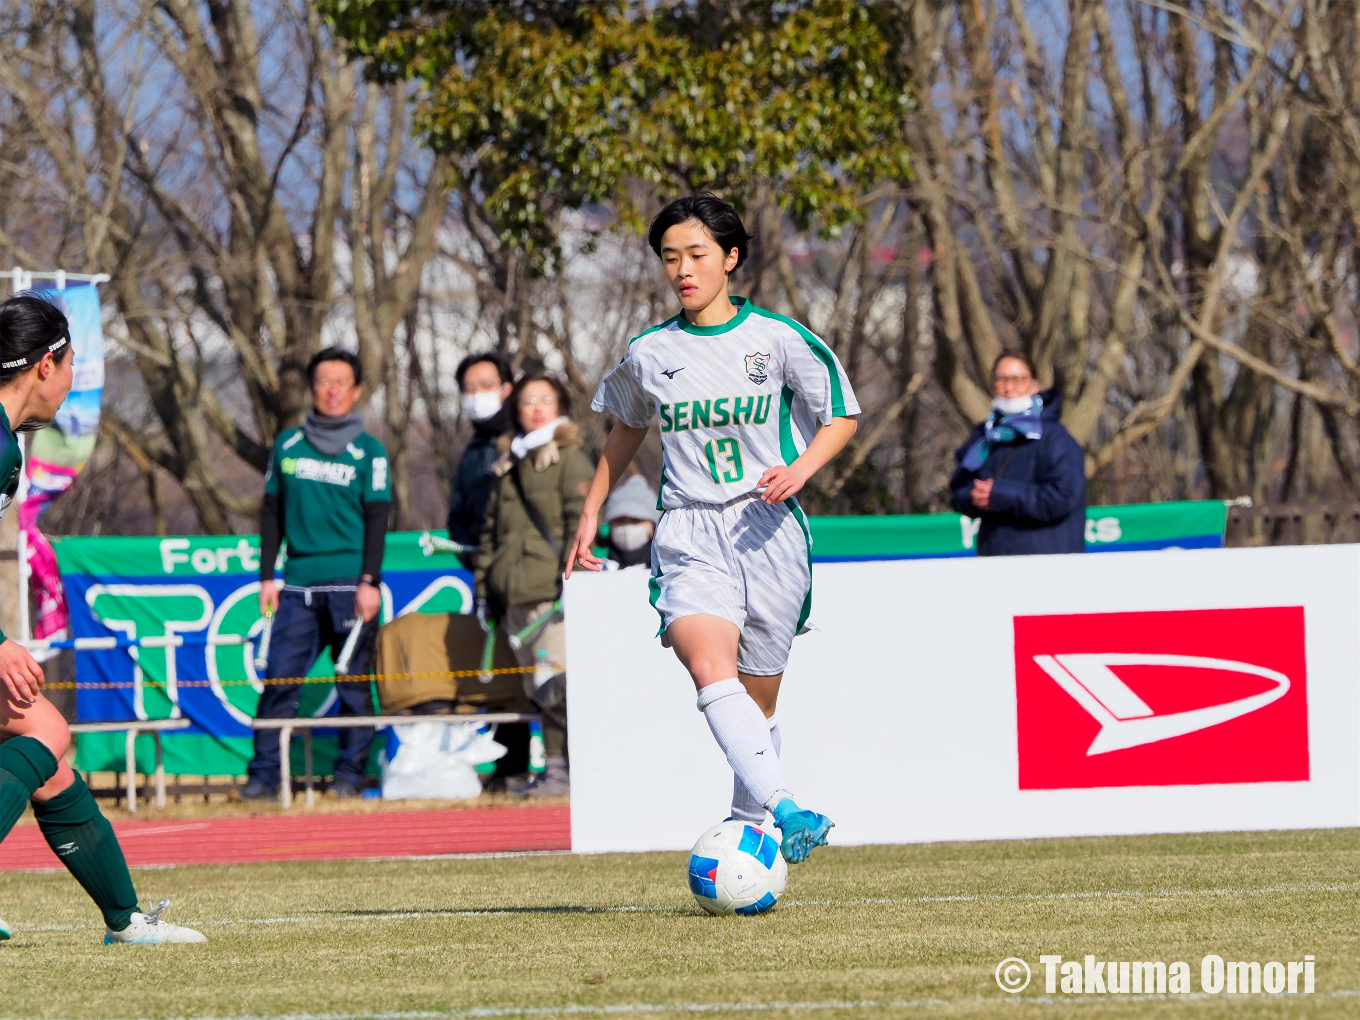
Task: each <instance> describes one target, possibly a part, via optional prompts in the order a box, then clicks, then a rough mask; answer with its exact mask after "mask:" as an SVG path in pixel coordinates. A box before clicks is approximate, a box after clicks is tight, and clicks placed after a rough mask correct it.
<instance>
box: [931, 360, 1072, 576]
mask: <svg viewBox="0 0 1360 1020" xmlns="http://www.w3.org/2000/svg"><path fill="white" fill-rule="evenodd" d="M992 387H993V390H992V392H993V393H994V394H995V400H994V401H993V410H992V413H991V415H990V416H989V417H988V418H987V420H986V421H984V422H983V423H982V424H980V425H978V426H976V427H975V428H974V429H973V431H972V432H970V433H969V434H968V439H967V441H966V442H965V443H964V444H963V445H962V446H961V447H959V449H958V452H956V453H955V454H954V459H955V460H956V461H957V462H958V467H957V468H955V470H954V474H953V475H952V476H951V477H950V479H949V491H950V503H951V504H952V506H953V507H954V509H955V510H957V511H958V512H959V513H961V514H963V515H964V516H966V517H975V518H980V519H981V521H982V524H981V526H980V528H979V529H978V535H977V553H978V555H979V556H1023V555H1033V554H1036V553H1079V552H1085V551H1086V458H1085V455H1084V454H1083V453H1082V451H1081V447H1080V446H1079V445H1077V441H1076V440H1075V439H1073V438H1072V434H1071V433H1070V432H1068V431H1067V429H1065V428H1063V426H1062V422H1061V421H1060V420H1059V415H1060V412H1061V410H1062V398H1061V396H1060V395H1059V393H1058V391H1057V390H1056V389H1054V390H1048V391H1046V392H1043V393H1040V392H1039V380H1038V379H1037V378H1036V373H1035V371H1034V363H1033V362H1032V361H1030V359H1029V356H1028V355H1026V354H1021V353H1018V352H1015V351H1007V352H1005V353H1003V354H1002V355H1001V357H999V358H997V360H996V364H995V365H994V366H993V368H992Z"/></svg>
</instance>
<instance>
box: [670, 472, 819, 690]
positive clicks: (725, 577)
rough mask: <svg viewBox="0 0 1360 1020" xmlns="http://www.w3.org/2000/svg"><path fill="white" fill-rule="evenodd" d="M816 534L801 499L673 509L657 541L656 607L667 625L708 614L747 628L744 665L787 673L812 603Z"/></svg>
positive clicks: (747, 669)
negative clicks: (808, 521) (800, 501)
mask: <svg viewBox="0 0 1360 1020" xmlns="http://www.w3.org/2000/svg"><path fill="white" fill-rule="evenodd" d="M811 552H812V536H811V533H810V532H809V531H808V527H807V517H806V516H804V514H803V511H802V510H801V509H800V508H799V507H798V504H797V503H796V502H794V501H793V500H791V499H790V500H786V501H785V502H783V503H776V504H774V505H773V506H771V505H770V504H768V503H764V502H762V501H761V500H760V499H759V497H757V496H756V495H755V494H754V493H748V494H747V495H745V496H741V497H739V498H737V499H734V500H732V501H731V502H730V503H721V504H719V503H695V504H691V505H689V506H683V507H678V508H677V509H674V510H667V511H666V512H665V513H664V514H662V516H661V522H660V523H659V524H658V525H657V528H656V538H655V539H654V540H653V542H652V577H651V581H650V582H649V583H650V586H651V599H652V605H653V606H654V607H655V608H656V610H657V612H659V613H660V614H661V634H662V642H663V643H664V644H666V645H667V647H669V645H670V642H669V641H667V640H666V637H665V631H666V628H667V627H669V626H670V625H671V624H672V623H673V622H674V621H676V620H678V619H679V618H680V617H682V616H694V615H698V614H704V615H708V616H719V617H722V618H723V619H724V620H731V621H732V623H734V624H736V625H737V627H739V628H740V629H741V641H740V643H739V644H738V646H737V668H738V669H739V670H741V671H742V672H743V673H751V674H753V675H756V676H772V675H774V674H775V673H782V672H783V671H784V667H785V665H786V664H787V663H788V661H789V647H790V645H792V644H793V638H794V635H796V634H797V633H798V631H799V630H800V629H802V626H803V624H804V623H805V622H806V621H807V616H808V613H809V612H810V611H811V609H812V562H811Z"/></svg>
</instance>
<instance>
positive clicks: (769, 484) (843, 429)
mask: <svg viewBox="0 0 1360 1020" xmlns="http://www.w3.org/2000/svg"><path fill="white" fill-rule="evenodd" d="M858 427H859V425H858V421H857V419H855V418H854V417H845V418H832V419H831V424H830V425H825V426H823V427H822V428H820V429H818V430H817V435H816V436H814V437H813V439H812V442H810V443H808V448H807V449H806V450H804V451H803V452H802V454H801V455H800V456H799V457H798V459H797V460H795V461H794V462H793V463H792V464H789V465H786V466H783V467H772V468H767V469H766V470H765V473H764V474H762V475H761V476H760V482H759V483H758V485H757V488H760V489H763V490H764V491H763V492H761V494H760V498H761V499H762V500H764V501H765V502H766V503H782V502H783V501H784V500H786V499H788V498H789V497H790V496H796V495H797V494H798V493H799V492H801V491H802V489H803V486H804V485H806V484H807V482H808V479H809V478H811V477H812V476H813V475H815V474H816V473H817V472H818V471H820V470H821V469H822V468H824V467H826V465H827V464H829V463H831V461H833V460H835V459H836V457H837V456H838V455H839V454H840V452H841V451H842V450H844V449H845V444H846V443H848V442H850V438H851V437H852V436H853V435H854V434H855V429H856V428H858Z"/></svg>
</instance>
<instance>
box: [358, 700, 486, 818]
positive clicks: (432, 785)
mask: <svg viewBox="0 0 1360 1020" xmlns="http://www.w3.org/2000/svg"><path fill="white" fill-rule="evenodd" d="M495 738H496V727H495V726H486V725H483V724H481V723H478V722H476V721H475V717H474V719H471V720H469V721H468V722H465V723H464V722H460V723H436V722H412V723H402V724H400V725H398V726H393V727H392V729H391V731H390V732H389V734H388V738H387V753H386V754H384V755H383V756H382V759H381V760H382V795H383V798H384V799H385V800H404V799H420V800H467V799H469V798H472V797H477V796H480V795H481V792H482V781H481V779H480V778H479V777H478V775H477V766H478V765H485V764H487V763H489V762H493V761H495V760H496V759H497V758H500V757H502V756H503V755H504V754H505V747H504V746H502V745H501V744H498V743H496V739H495Z"/></svg>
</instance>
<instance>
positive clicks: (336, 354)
mask: <svg viewBox="0 0 1360 1020" xmlns="http://www.w3.org/2000/svg"><path fill="white" fill-rule="evenodd" d="M323 361H343V362H344V363H345V364H346V365H348V366H349V367H350V368H351V369H353V370H354V385H355V386H358V385H360V384H361V383H362V382H363V381H364V363H363V362H362V361H360V360H359V355H357V354H355V353H354V352H353V351H347V350H345V349H344V348H343V347H327V348H326V349H325V350H323V351H317V352H316V353H315V354H313V355H312V360H311V361H309V362H307V385H308V386H310V385H312V384H313V383H314V382H316V366H317V365H319V364H321V363H322V362H323Z"/></svg>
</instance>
